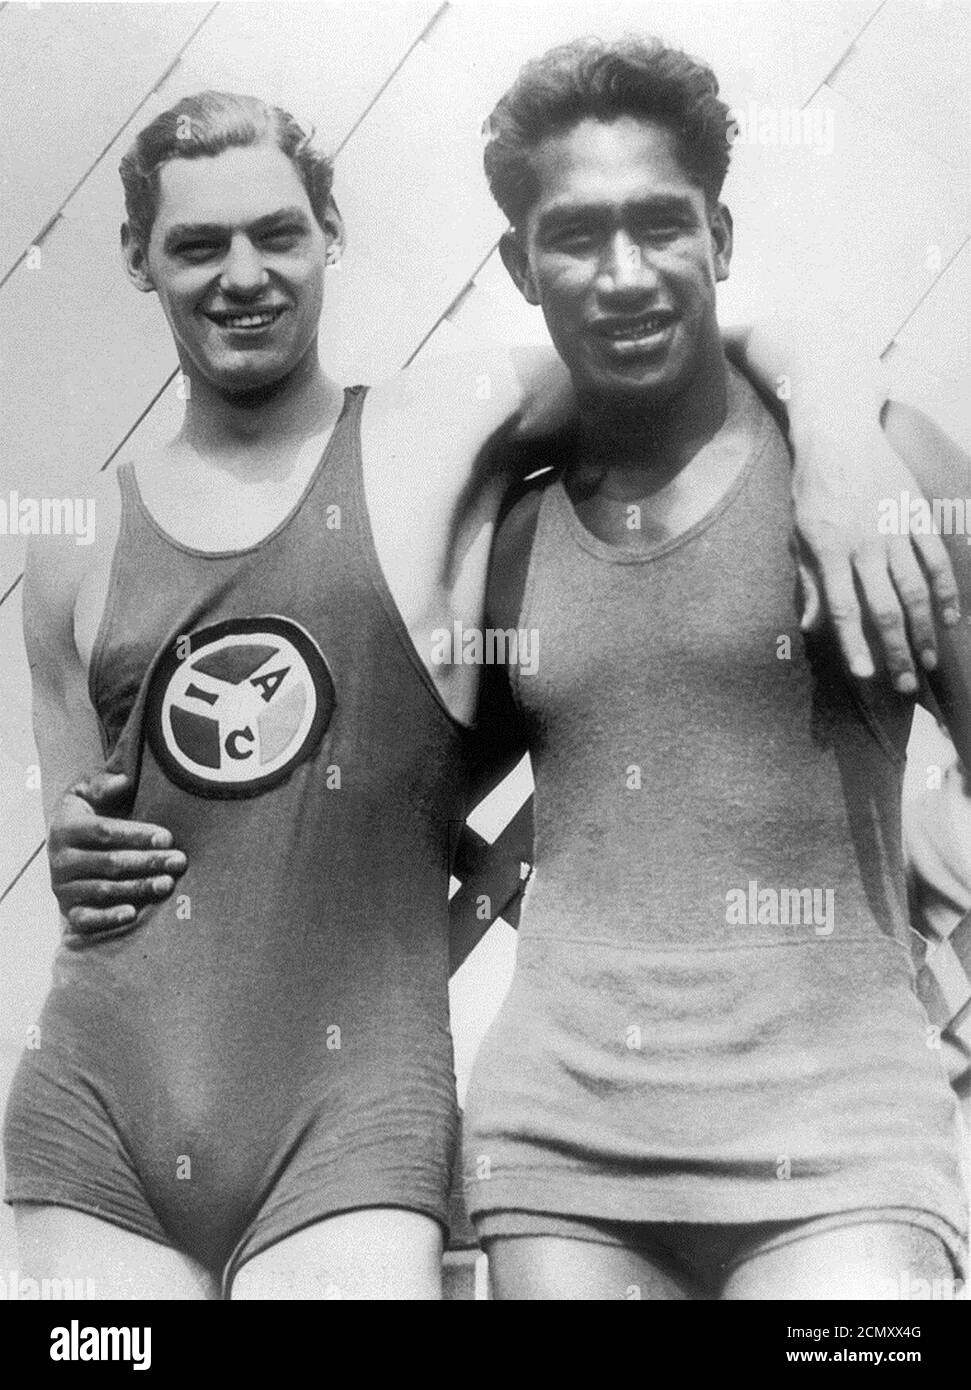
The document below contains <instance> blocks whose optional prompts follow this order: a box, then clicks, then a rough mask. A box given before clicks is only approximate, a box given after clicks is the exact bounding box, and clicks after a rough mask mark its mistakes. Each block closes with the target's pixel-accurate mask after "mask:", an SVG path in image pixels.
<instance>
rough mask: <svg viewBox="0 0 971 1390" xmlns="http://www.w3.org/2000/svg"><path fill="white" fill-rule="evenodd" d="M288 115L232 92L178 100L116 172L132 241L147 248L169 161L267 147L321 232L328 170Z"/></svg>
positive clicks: (307, 136) (327, 164)
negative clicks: (289, 172)
mask: <svg viewBox="0 0 971 1390" xmlns="http://www.w3.org/2000/svg"><path fill="white" fill-rule="evenodd" d="M312 141H313V131H311V132H310V133H309V134H308V133H307V132H306V131H305V130H304V129H303V127H302V126H300V125H299V124H298V123H297V122H296V121H295V120H294V118H293V117H292V116H291V115H290V113H289V111H284V110H283V109H282V107H279V106H269V105H267V103H266V102H265V101H260V99H259V98H258V97H250V96H241V95H239V94H238V93H236V92H197V93H196V94H195V95H194V96H188V97H183V98H182V99H181V101H177V102H176V103H175V105H174V106H170V107H169V109H168V110H167V111H163V112H162V113H161V115H159V116H156V117H155V120H154V121H152V122H151V123H150V124H149V125H147V126H146V127H145V129H144V130H142V131H140V132H139V134H138V135H137V136H136V138H135V143H134V144H133V145H132V147H131V149H130V150H129V151H128V153H127V154H126V155H125V157H124V158H123V159H122V161H121V164H120V166H119V173H120V174H121V181H122V184H123V185H124V189H125V213H126V216H127V218H128V225H129V227H130V228H131V232H132V235H133V236H134V238H135V240H136V241H137V242H138V243H139V245H140V246H142V247H145V246H147V245H148V239H149V237H150V236H151V233H152V224H153V223H154V221H155V214H156V212H157V210H158V181H159V171H160V170H161V169H162V166H163V165H165V164H167V163H168V162H169V160H170V159H199V158H201V157H202V156H203V155H217V154H222V153H223V151H224V150H228V149H233V148H240V149H245V148H246V147H247V146H250V145H261V144H264V143H266V144H272V145H275V146H276V148H277V149H279V150H282V152H283V153H284V154H285V155H286V156H287V157H288V158H289V159H291V160H292V161H293V164H294V166H295V167H296V170H297V172H298V174H299V175H300V178H301V180H302V182H303V185H304V187H305V188H306V190H307V196H308V198H309V199H310V205H311V207H312V208H313V211H314V216H315V217H316V219H317V221H318V222H319V223H320V224H321V226H323V221H324V215H325V212H326V208H327V203H328V200H329V198H330V191H331V186H332V184H333V181H334V165H333V162H332V161H331V160H330V159H328V157H327V156H326V155H325V154H323V153H322V152H321V151H320V150H318V149H316V148H315V147H314V145H313V143H312Z"/></svg>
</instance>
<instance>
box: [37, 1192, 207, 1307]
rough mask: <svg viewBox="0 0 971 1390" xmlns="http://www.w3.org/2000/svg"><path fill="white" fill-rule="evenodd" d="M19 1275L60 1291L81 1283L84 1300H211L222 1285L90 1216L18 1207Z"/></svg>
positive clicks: (172, 1253) (184, 1259)
mask: <svg viewBox="0 0 971 1390" xmlns="http://www.w3.org/2000/svg"><path fill="white" fill-rule="evenodd" d="M14 1219H15V1221H16V1225H17V1246H18V1254H19V1258H20V1271H19V1272H20V1274H21V1275H22V1276H26V1277H27V1278H28V1279H35V1280H37V1281H38V1282H40V1281H43V1280H45V1279H48V1280H50V1279H55V1280H57V1281H58V1284H59V1286H60V1287H62V1288H63V1287H65V1286H66V1282H67V1281H68V1280H70V1281H71V1283H72V1286H75V1285H76V1283H77V1281H80V1288H81V1290H82V1293H81V1294H80V1296H82V1297H85V1298H96V1299H108V1298H120V1299H143V1298H152V1299H154V1298H161V1299H209V1298H218V1297H219V1287H218V1284H217V1283H216V1282H215V1281H214V1280H213V1278H212V1276H211V1275H210V1273H209V1271H208V1270H206V1269H204V1268H203V1266H202V1265H200V1264H197V1263H196V1262H195V1260H191V1259H189V1257H188V1256H187V1255H182V1254H180V1253H179V1251H178V1250H172V1249H171V1248H170V1247H169V1246H167V1245H159V1244H158V1243H157V1242H156V1241H154V1240H146V1239H145V1237H144V1236H136V1235H133V1234H132V1233H131V1232H130V1231H125V1230H122V1228H121V1227H120V1226H113V1225H112V1224H111V1222H109V1221H101V1220H99V1219H98V1217H96V1216H89V1215H88V1214H87V1213H86V1212H82V1211H73V1210H72V1209H71V1208H70V1207H57V1206H47V1205H40V1204H34V1203H32V1202H18V1203H16V1205H15V1207H14Z"/></svg>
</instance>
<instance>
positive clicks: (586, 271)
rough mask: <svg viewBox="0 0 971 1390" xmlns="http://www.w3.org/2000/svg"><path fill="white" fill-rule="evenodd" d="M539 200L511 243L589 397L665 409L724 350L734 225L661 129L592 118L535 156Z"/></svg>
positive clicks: (511, 255) (512, 266)
mask: <svg viewBox="0 0 971 1390" xmlns="http://www.w3.org/2000/svg"><path fill="white" fill-rule="evenodd" d="M530 162H531V164H532V166H533V169H534V171H535V174H536V179H537V185H538V188H539V195H538V197H537V198H536V200H535V202H534V203H533V205H532V206H531V208H530V210H529V214H528V217H527V219H526V221H525V225H524V226H523V227H521V228H519V229H518V230H517V233H516V234H514V235H510V236H509V237H508V238H507V239H506V241H505V243H504V246H503V255H504V259H505V261H506V265H507V267H508V269H509V270H510V273H511V274H512V275H513V278H514V279H515V280H516V281H517V283H518V285H519V287H520V289H521V290H522V292H523V294H524V295H525V297H526V298H527V299H528V300H529V302H530V303H532V304H539V305H541V306H542V309H543V315H544V317H545V319H546V324H547V327H548V329H549V331H550V336H551V337H552V339H553V342H554V344H555V346H556V349H557V351H558V352H559V354H560V356H561V357H562V358H563V360H564V362H565V363H566V365H567V367H568V368H569V369H570V373H571V375H572V377H573V381H574V385H575V387H576V389H577V391H578V393H580V394H587V395H595V396H607V397H612V398H615V399H617V400H618V401H621V400H622V401H624V402H627V403H630V402H638V403H643V404H645V405H650V404H657V403H659V402H661V401H663V400H665V399H667V398H668V397H669V396H671V395H672V394H674V393H675V392H678V391H680V390H683V389H684V388H685V387H686V386H687V385H688V383H689V382H690V380H691V378H692V376H693V375H694V374H695V373H696V372H697V370H698V367H699V365H700V364H701V363H702V362H704V361H705V360H707V359H708V357H709V354H711V353H712V352H715V351H720V340H719V333H718V324H717V319H716V315H715V286H716V283H717V282H718V281H719V280H724V279H726V278H727V276H728V265H729V260H730V257H731V221H730V218H729V215H728V212H727V210H726V209H724V208H723V207H721V206H720V205H719V206H717V207H714V208H710V207H709V205H708V201H707V199H706V196H705V193H704V190H703V189H702V188H700V187H699V186H698V184H697V183H695V182H693V181H692V180H691V178H690V177H689V175H688V174H687V173H686V172H685V170H684V168H683V167H682V165H681V163H680V161H679V158H678V147H677V138H676V136H675V135H674V134H673V132H672V131H670V130H668V129H667V128H666V127H664V126H662V125H659V124H657V123H656V122H654V121H648V120H638V119H635V118H634V117H630V116H622V117H619V118H618V119H616V120H614V121H610V122H603V121H598V120H592V119H587V120H583V121H581V122H580V123H579V124H577V125H575V126H573V127H572V128H571V129H569V130H567V131H564V132H561V133H558V134H555V135H551V136H549V137H547V138H546V139H545V140H544V141H542V142H541V143H540V144H539V146H538V147H537V148H536V149H535V150H534V151H533V153H532V155H531V161H530Z"/></svg>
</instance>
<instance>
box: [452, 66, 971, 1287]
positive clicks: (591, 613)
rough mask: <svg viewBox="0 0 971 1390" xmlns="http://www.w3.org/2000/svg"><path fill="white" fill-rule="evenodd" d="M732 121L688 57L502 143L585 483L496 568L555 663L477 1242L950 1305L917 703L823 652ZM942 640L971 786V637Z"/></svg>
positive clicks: (942, 471) (905, 430) (942, 1100)
mask: <svg viewBox="0 0 971 1390" xmlns="http://www.w3.org/2000/svg"><path fill="white" fill-rule="evenodd" d="M717 91H718V87H717V82H716V80H715V78H714V75H713V74H712V73H711V72H710V70H709V69H708V68H706V67H705V66H704V65H702V64H700V63H697V62H695V61H694V60H691V59H689V58H687V57H686V56H685V55H683V54H680V53H677V52H675V51H672V50H670V49H666V48H664V47H663V46H662V45H660V44H653V45H652V44H649V43H646V42H645V43H640V42H637V41H635V40H630V41H627V42H623V43H618V44H613V45H604V44H599V43H597V42H596V41H589V42H578V43H576V44H574V45H570V46H567V47H565V48H563V49H559V50H553V51H551V52H550V53H549V54H547V55H545V56H544V57H543V58H541V59H538V60H537V61H536V62H535V63H533V64H531V65H529V66H527V68H526V69H525V70H524V71H523V73H522V74H521V76H520V78H519V80H518V82H517V83H516V85H515V86H514V87H513V89H512V90H511V91H510V92H509V93H508V94H507V95H506V97H504V98H503V100H502V101H501V102H500V103H499V105H498V107H497V108H496V111H495V112H494V113H493V117H492V120H491V124H490V141H489V144H488V145H487V148H486V168H487V172H488V173H489V177H490V184H491V187H492V190H493V193H494V195H495V196H496V198H497V200H498V201H499V203H500V206H501V207H502V208H503V211H504V212H505V213H506V215H507V216H508V217H509V220H510V222H511V223H512V230H511V231H510V232H509V233H508V234H507V235H506V237H505V239H504V242H503V255H504V260H505V263H506V266H507V268H508V270H509V272H510V274H511V275H512V277H513V279H514V281H515V283H516V284H517V286H518V287H519V289H520V291H521V292H522V294H523V295H524V296H525V298H526V299H527V300H528V302H529V303H531V304H538V305H540V306H541V307H542V310H543V314H544V317H545V320H546V323H547V327H548V328H549V331H550V335H551V337H552V339H553V341H554V343H555V345H556V348H557V350H558V352H559V353H560V356H561V357H562V359H563V361H564V362H565V364H566V365H567V367H568V368H569V371H570V374H571V378H572V380H573V384H574V389H575V392H576V396H577V400H578V404H579V421H578V423H577V424H576V425H575V427H574V428H573V429H572V430H571V431H569V432H568V433H566V434H565V436H564V437H563V438H561V440H560V441H559V443H558V445H557V446H556V447H555V448H553V449H552V450H551V449H550V447H549V446H548V445H545V446H544V447H543V449H542V451H541V450H540V449H538V448H534V450H533V453H534V458H535V459H536V461H539V460H540V459H541V458H542V459H543V460H544V461H545V459H546V458H548V457H549V456H551V455H552V460H553V463H554V471H553V473H552V474H551V475H549V476H547V477H546V478H544V480H543V481H542V483H541V484H539V485H537V486H536V487H534V488H533V489H532V490H531V491H530V492H528V493H527V495H526V496H525V497H523V498H522V500H520V501H519V502H517V503H516V505H515V506H513V508H512V509H511V511H510V512H509V514H508V516H507V517H506V518H505V520H504V522H503V523H502V525H501V527H500V529H499V532H498V535H497V539H496V544H495V548H494V552H493V560H492V565H491V577H490V586H489V597H488V605H487V614H488V622H489V624H490V626H494V627H495V628H497V629H505V630H509V629H514V630H517V631H528V632H534V633H535V634H536V637H537V639H538V641H539V645H540V650H541V652H542V659H541V661H540V663H539V667H538V670H536V671H530V672H526V671H524V670H523V669H522V668H521V667H517V666H516V665H515V664H512V665H510V685H511V689H512V698H513V703H514V706H515V709H516V712H517V714H518V716H519V719H520V720H521V724H522V727H523V731H524V737H525V739H526V742H527V745H528V747H529V750H530V753H531V757H532V762H533V771H534V777H535V781H536V792H535V818H536V865H537V867H536V871H535V875H534V878H533V880H532V883H531V886H530V889H529V891H528V893H527V897H526V902H525V905H524V908H523V917H522V922H521V924H520V939H519V945H518V950H517V960H516V971H515V975H514V978H513V982H512V986H511V988H510V991H509V993H508V994H507V996H506V999H505V1001H504V1003H503V1006H502V1008H501V1010H500V1013H499V1016H498V1018H497V1019H496V1021H495V1023H494V1024H493V1027H492V1029H491V1030H490V1032H489V1034H488V1036H487V1038H486V1040H485V1042H484V1043H483V1045H482V1048H481V1050H480V1052H479V1054H478V1056H477V1058H476V1061H475V1065H474V1068H473V1074H472V1078H471V1081H470V1084H469V1091H468V1096H467V1100H466V1112H465V1122H466V1123H465V1136H466V1139H465V1155H466V1157H465V1167H464V1172H465V1177H466V1182H467V1185H468V1192H469V1199H470V1209H471V1212H472V1215H473V1219H474V1220H475V1222H476V1225H477V1228H478V1232H479V1235H480V1239H481V1240H482V1241H483V1242H484V1244H485V1246H486V1248H487V1251H488V1254H489V1258H490V1266H491V1270H492V1276H493V1282H494V1288H495V1290H496V1292H497V1295H498V1296H499V1297H500V1298H504V1299H600V1298H623V1297H630V1296H632V1291H636V1296H639V1297H642V1298H654V1299H685V1298H722V1299H780V1298H785V1299H817V1298H840V1297H846V1298H894V1297H902V1296H907V1295H906V1294H905V1293H904V1292H903V1291H904V1290H905V1289H907V1288H921V1287H926V1288H928V1289H930V1288H932V1287H937V1286H940V1285H946V1286H949V1287H950V1288H951V1289H952V1296H953V1289H954V1287H955V1285H954V1280H955V1276H957V1280H958V1283H957V1288H960V1287H961V1281H963V1279H964V1277H965V1272H966V1258H967V1206H966V1198H965V1194H964V1190H963V1183H962V1179H961V1171H960V1158H961V1155H960V1152H959V1147H958V1141H957V1133H958V1127H957V1123H956V1121H957V1115H956V1108H955V1100H954V1096H953V1094H952V1092H951V1090H950V1087H949V1085H948V1080H947V1076H946V1072H945V1068H944V1066H943V1063H942V1060H941V1051H940V1048H939V1047H935V1046H933V1045H931V1044H932V1043H933V1041H934V1039H935V1030H932V1029H930V1028H929V1027H928V1019H927V1015H926V1013H925V1012H924V1011H923V1009H922V1008H921V1006H920V1003H919V1002H918V999H917V996H916V991H915V989H914V967H913V962H912V960H911V957H910V943H909V938H910V928H909V924H908V920H907V914H906V893H905V887H904V865H903V856H902V847H901V837H900V793H901V779H902V767H903V763H904V757H905V749H906V745H907V739H908V736H909V732H910V723H911V717H912V713H913V703H914V700H913V694H912V693H911V694H906V693H902V692H901V691H900V689H899V688H898V689H894V685H893V682H892V680H891V679H890V675H889V672H887V671H886V670H881V671H880V672H878V674H877V675H876V677H875V678H874V679H873V680H872V681H870V682H865V683H859V682H856V681H855V680H854V678H853V677H847V676H846V675H845V674H844V672H843V671H842V670H841V668H840V663H839V661H838V659H837V657H836V646H835V640H834V634H833V630H832V627H831V625H830V623H829V622H828V621H827V623H826V624H825V625H824V626H823V628H822V630H821V631H820V632H819V633H817V634H813V635H812V636H811V638H810V639H809V640H807V642H806V643H805V647H804V648H803V646H802V644H801V643H799V641H798V640H796V641H795V642H794V641H793V638H792V635H791V634H793V633H794V631H795V629H796V625H797V615H796V611H795V607H794V604H793V599H792V592H793V580H794V577H795V576H794V574H791V573H787V572H786V570H787V564H786V557H785V555H784V552H783V551H782V550H781V549H780V547H779V546H778V544H777V542H776V540H775V539H773V538H774V537H775V536H776V535H777V530H778V516H779V508H780V505H781V506H784V505H785V504H786V499H785V497H784V495H783V496H780V494H779V491H778V488H777V486H776V483H775V481H774V479H775V478H776V476H777V472H778V469H777V463H778V459H779V457H780V451H781V450H782V449H783V443H782V440H781V437H780V435H779V433H778V430H777V428H776V426H775V424H774V422H773V421H772V419H771V417H770V415H769V414H768V412H767V411H766V410H765V408H764V406H763V405H762V404H761V403H760V402H759V401H758V400H757V399H756V397H755V396H754V394H753V393H752V391H751V389H750V388H749V387H748V386H747V385H746V383H744V381H743V380H742V379H741V378H740V377H739V376H738V375H737V374H736V373H734V372H733V371H732V370H731V369H730V368H729V366H728V364H727V362H726V359H725V355H724V352H723V350H722V345H721V341H720V338H719V332H718V324H717V317H716V286H717V285H718V284H719V283H720V282H721V281H724V280H725V279H727V277H728V274H729V267H730V262H731V254H732V221H731V216H730V213H729V211H728V209H727V207H726V206H725V205H724V203H723V202H721V201H720V191H721V184H722V179H723V178H724V175H725V171H726V168H727V165H728V142H727V141H726V137H725V132H726V122H727V108H725V107H724V105H723V103H721V102H720V101H718V99H717ZM884 428H885V430H886V432H887V434H888V437H889V438H890V440H891V441H892V443H893V445H894V447H895V448H896V449H897V450H898V451H899V452H900V453H901V455H902V457H903V458H904V459H905V461H907V462H908V463H909V464H910V466H911V467H912V469H913V470H914V471H915V473H916V474H917V476H918V477H919V479H920V481H921V484H922V486H923V488H924V490H925V492H926V493H927V495H928V496H932V497H935V498H947V497H963V496H964V495H965V493H966V490H967V479H968V476H969V472H971V462H969V460H968V458H967V456H966V455H964V454H963V453H962V452H961V451H960V450H959V449H958V448H957V446H956V445H955V444H954V443H953V442H952V441H950V440H949V439H947V438H946V436H944V435H943V434H942V433H941V431H940V430H938V429H937V428H936V427H935V426H934V425H933V424H932V423H931V422H930V421H929V420H928V419H927V418H926V417H925V416H923V415H921V413H920V412H919V411H915V410H913V409H911V408H909V407H905V406H903V405H900V404H898V403H896V402H891V403H890V405H889V406H888V408H887V410H886V412H885V417H884ZM526 452H527V454H528V453H529V449H528V448H527V449H526ZM632 517H633V518H634V519H636V525H632V524H631V520H632ZM947 543H948V545H949V550H950V554H951V557H952V561H953V563H954V567H955V570H956V572H957V574H958V577H959V582H960V583H961V585H962V592H963V594H964V596H965V601H966V598H967V595H968V594H969V593H971V558H969V554H968V547H967V545H966V544H965V538H964V537H963V536H948V537H947ZM939 640H940V649H941V661H940V664H939V666H938V667H937V668H936V669H935V670H934V672H932V674H931V684H932V687H933V693H934V696H935V697H936V700H937V704H938V705H939V707H940V709H941V711H942V713H943V715H944V717H945V719H946V721H947V723H948V726H949V728H950V731H951V733H952V736H953V737H954V739H955V742H956V744H957V747H958V750H959V752H960V753H961V754H962V756H963V758H964V759H965V760H966V759H967V757H968V754H969V751H971V633H969V631H968V629H967V626H966V625H961V626H960V627H956V628H950V629H943V628H942V630H941V632H940V634H939ZM644 653H650V657H649V660H648V661H647V662H646V663H645V662H644V660H643V654H644ZM941 1296H947V1295H946V1294H942V1295H941Z"/></svg>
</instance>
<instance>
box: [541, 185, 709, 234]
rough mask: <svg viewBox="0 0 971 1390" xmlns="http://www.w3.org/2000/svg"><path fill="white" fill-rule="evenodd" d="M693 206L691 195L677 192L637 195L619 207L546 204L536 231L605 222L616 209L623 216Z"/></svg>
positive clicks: (673, 211) (675, 211) (656, 213)
mask: <svg viewBox="0 0 971 1390" xmlns="http://www.w3.org/2000/svg"><path fill="white" fill-rule="evenodd" d="M694 210H695V208H694V204H693V203H692V201H691V199H690V198H685V197H683V196H682V195H680V194H676V193H663V194H658V195H657V196H656V197H647V198H638V199H636V200H634V201H633V202H629V203H622V204H621V205H620V207H619V208H618V206H617V204H615V203H576V204H572V205H571V204H566V205H564V206H561V207H552V208H549V209H547V211H546V212H544V213H541V214H540V218H539V222H538V224H537V231H538V232H539V233H540V235H543V234H546V235H548V234H549V233H550V232H551V231H559V230H560V228H562V227H564V226H568V225H570V224H572V223H574V222H589V223H605V222H609V221H612V220H613V219H614V218H615V217H616V216H617V214H618V212H619V213H620V215H621V216H622V217H630V216H632V215H633V216H635V217H636V216H638V215H643V214H645V213H646V214H647V215H648V216H651V217H657V216H671V215H672V214H683V213H685V212H691V213H694Z"/></svg>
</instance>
